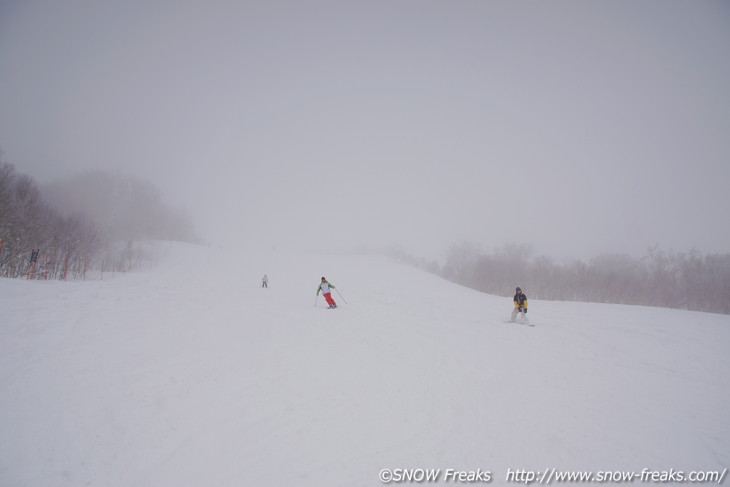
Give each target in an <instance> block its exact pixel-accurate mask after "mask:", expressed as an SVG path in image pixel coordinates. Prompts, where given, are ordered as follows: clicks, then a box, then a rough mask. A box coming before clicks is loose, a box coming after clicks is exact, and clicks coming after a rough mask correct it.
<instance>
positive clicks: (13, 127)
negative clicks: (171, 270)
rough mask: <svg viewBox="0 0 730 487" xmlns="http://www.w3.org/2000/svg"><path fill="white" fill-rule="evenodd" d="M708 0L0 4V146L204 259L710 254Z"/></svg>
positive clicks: (723, 66)
mask: <svg viewBox="0 0 730 487" xmlns="http://www.w3.org/2000/svg"><path fill="white" fill-rule="evenodd" d="M729 47H730V4H728V3H726V2H720V1H698V2H683V1H646V2H631V1H618V2H580V1H575V2H572V1H571V2H566V1H560V2H512V1H488V2H478V1H448V2H447V1H441V2H436V1H414V0H403V1H384V0H383V1H353V2H339V1H337V2H335V1H331V2H320V1H248V2H243V1H220V2H202V1H200V2H190V1H182V2H178V1H172V0H169V1H164V0H145V1H137V0H135V1H125V2H88V1H80V0H68V1H64V2H57V1H51V0H39V1H31V2H12V1H11V2H7V1H5V2H0V146H1V147H2V148H3V149H4V156H3V159H4V160H5V161H7V162H10V163H12V164H15V166H16V167H17V169H18V171H21V172H24V173H27V174H29V175H31V176H33V177H34V178H36V179H38V180H39V181H41V182H50V181H53V180H54V179H58V178H64V177H68V176H72V175H75V174H78V173H80V172H84V171H87V170H89V169H100V170H105V171H112V172H116V171H120V172H123V173H127V174H130V175H133V176H134V177H138V178H142V179H145V180H149V181H151V182H152V183H153V184H155V185H156V186H157V187H158V188H159V189H160V191H161V193H162V195H163V196H164V198H165V200H166V201H168V202H169V203H170V204H172V205H177V206H183V207H185V208H186V209H187V210H188V211H189V212H190V213H191V215H192V216H193V218H194V220H195V222H196V227H197V230H198V232H199V233H200V234H202V235H203V237H204V238H205V239H206V240H208V241H210V242H212V243H216V244H218V243H227V244H229V245H238V244H239V243H241V242H248V243H251V242H255V243H257V244H259V245H263V246H277V248H284V247H293V246H299V247H301V246H303V247H306V248H310V249H311V248H314V249H317V248H319V249H322V250H331V249H338V248H352V247H356V246H361V245H390V244H398V245H401V246H403V247H404V248H405V249H407V250H408V251H409V252H411V253H413V254H416V255H424V256H429V257H438V256H439V255H440V253H441V252H442V251H443V250H444V249H445V248H446V247H448V246H449V245H450V244H452V243H456V242H460V241H470V242H475V243H476V244H478V245H480V246H483V247H484V248H485V249H491V248H493V247H497V246H500V245H502V244H504V243H507V242H518V243H532V244H533V245H534V246H535V248H536V250H537V251H538V252H539V253H544V254H547V255H551V256H554V257H557V258H563V257H577V258H589V257H592V256H595V255H597V254H600V253H603V252H628V253H631V254H639V253H642V252H643V251H644V250H645V249H646V248H647V247H648V246H651V245H654V244H656V243H659V244H661V245H662V246H664V247H666V248H674V249H676V250H678V251H682V250H688V249H689V248H691V247H693V246H694V247H697V248H698V249H699V250H701V251H703V252H728V251H730V227H729V226H728V225H727V223H726V222H727V211H728V209H730V204H729V203H730V196H728V195H730V191H728V184H729V183H730V137H729V136H728V134H729V133H730V130H729V129H730V96H729V95H728V87H730V56H728V48H729Z"/></svg>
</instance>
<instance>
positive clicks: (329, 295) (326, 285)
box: [317, 277, 337, 308]
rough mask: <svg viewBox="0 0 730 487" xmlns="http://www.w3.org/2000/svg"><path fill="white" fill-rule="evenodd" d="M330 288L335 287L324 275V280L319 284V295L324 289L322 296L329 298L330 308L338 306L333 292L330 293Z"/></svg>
mask: <svg viewBox="0 0 730 487" xmlns="http://www.w3.org/2000/svg"><path fill="white" fill-rule="evenodd" d="M330 288H331V289H334V288H335V287H334V286H333V285H332V284H330V283H329V281H327V279H325V278H324V277H322V282H320V283H319V286H317V296H319V292H320V291H322V296H324V299H326V300H327V304H329V307H330V308H336V307H337V303H335V300H334V299H332V293H330Z"/></svg>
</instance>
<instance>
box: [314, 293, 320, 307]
mask: <svg viewBox="0 0 730 487" xmlns="http://www.w3.org/2000/svg"><path fill="white" fill-rule="evenodd" d="M317 300H319V293H318V294H317V297H316V298H314V305H315V306H317Z"/></svg>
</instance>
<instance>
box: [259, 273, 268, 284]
mask: <svg viewBox="0 0 730 487" xmlns="http://www.w3.org/2000/svg"><path fill="white" fill-rule="evenodd" d="M261 287H269V276H267V275H266V274H264V277H262V278H261Z"/></svg>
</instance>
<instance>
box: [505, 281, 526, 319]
mask: <svg viewBox="0 0 730 487" xmlns="http://www.w3.org/2000/svg"><path fill="white" fill-rule="evenodd" d="M513 300H514V304H515V309H513V310H512V317H511V318H510V320H509V321H510V323H514V322H515V318H517V313H521V315H522V316H520V320H521V321H523V322H527V296H526V295H525V294H524V293H523V292H522V289H520V288H519V287H518V288H516V289H515V297H514V299H513Z"/></svg>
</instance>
